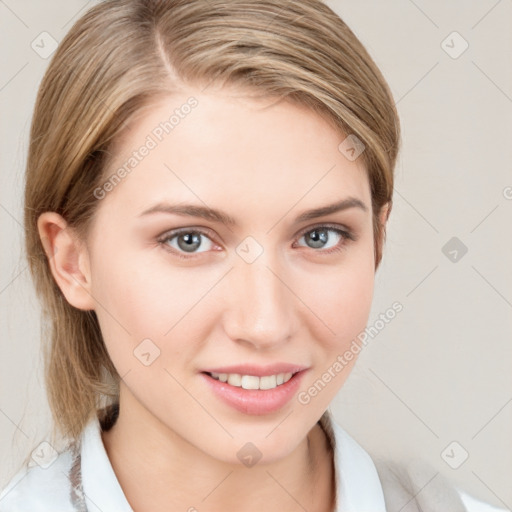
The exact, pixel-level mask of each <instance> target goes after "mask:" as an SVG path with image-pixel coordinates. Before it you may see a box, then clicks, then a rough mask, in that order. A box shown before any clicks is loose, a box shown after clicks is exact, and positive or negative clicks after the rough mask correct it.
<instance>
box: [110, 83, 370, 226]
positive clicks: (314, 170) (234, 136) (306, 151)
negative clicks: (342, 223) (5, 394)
mask: <svg viewBox="0 0 512 512" xmlns="http://www.w3.org/2000/svg"><path fill="white" fill-rule="evenodd" d="M345 138H346V135H344V134H343V133H341V132H340V131H339V130H336V129H335V128H333V127H332V125H330V124H329V123H328V122H327V121H326V120H325V119H323V118H322V117H320V116H319V115H318V114H316V113H315V112H313V111H312V110H310V109H308V108H307V107H305V106H302V105H297V104H295V103H291V102H288V101H286V100H280V101H277V100H276V99H270V98H267V99H263V98H259V99H254V98H250V97H248V96H247V95H243V94H241V93H239V92H237V91H236V90H233V89H224V90H222V89H221V90H217V91H214V92H207V93H205V92H201V91H199V90H193V89H191V90H188V91H186V92H184V93H180V94H175V95H172V96H168V97H165V98H161V99H160V100H159V101H158V102H157V103H155V104H153V105H152V106H151V107H149V108H147V109H146V110H145V111H143V112H141V113H140V115H138V116H137V118H136V119H135V120H134V121H133V122H132V123H131V125H130V129H129V130H127V131H126V133H125V134H124V135H123V138H122V139H120V141H119V142H118V144H117V147H116V153H115V154H114V155H113V160H112V162H111V164H110V166H109V169H108V173H107V174H108V175H110V176H112V175H113V174H116V173H117V174H121V175H122V176H123V177H122V179H120V180H117V181H118V182H119V183H116V185H115V187H113V190H112V191H111V192H109V193H108V196H107V199H108V202H115V203H116V204H117V206H118V207H119V208H122V209H124V210H125V211H126V213H128V212H132V213H134V214H135V213H140V212H141V211H143V210H144V209H147V208H148V207H150V206H151V205H152V204H154V203H155V202H159V201H161V202H163V201H174V202H180V201H184V202H185V201H186V202H191V201H194V202H198V203H203V204H207V205H208V206H210V207H218V208H221V209H222V210H226V209H228V210H229V209H230V208H231V209H234V210H238V211H243V210H245V211H246V212H247V214H250V213H251V211H250V210H251V209H254V212H259V214H260V215H262V216H263V215H265V212H266V213H267V214H268V216H269V218H270V217H273V218H275V215H276V214H277V213H278V212H281V213H283V212H284V211H285V210H289V209H291V208H293V207H294V205H295V204H298V205H299V204H300V207H302V208H305V207H314V206H317V205H318V203H319V202H334V201H336V200H340V199H343V198H345V197H348V196H351V197H357V198H359V199H360V200H362V201H363V202H365V203H366V204H367V205H370V203H371V201H370V189H369V182H368V177H367V173H366V169H365V168H364V164H363V162H362V159H361V158H358V159H356V160H353V161H352V160H350V159H347V157H346V154H345V153H344V152H343V151H340V149H339V146H340V144H341V143H342V142H343V141H344V139H345ZM121 169H124V171H123V172H119V171H120V170H121ZM262 206H264V209H263V208H262ZM263 210H265V211H263ZM269 210H270V211H269Z"/></svg>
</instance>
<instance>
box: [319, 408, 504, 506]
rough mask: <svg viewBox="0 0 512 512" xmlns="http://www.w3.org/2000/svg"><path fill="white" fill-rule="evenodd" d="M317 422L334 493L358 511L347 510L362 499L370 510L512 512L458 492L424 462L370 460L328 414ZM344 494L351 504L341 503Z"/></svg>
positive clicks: (370, 456)
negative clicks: (331, 462) (331, 464)
mask: <svg viewBox="0 0 512 512" xmlns="http://www.w3.org/2000/svg"><path fill="white" fill-rule="evenodd" d="M320 423H321V425H322V427H323V428H324V430H325V431H326V434H327V436H328V438H329V440H330V441H331V445H332V447H333V452H334V459H335V471H336V476H337V493H338V494H339V495H340V498H341V503H340V505H341V504H342V505H345V509H347V510H357V509H358V507H355V506H351V505H353V504H355V503H357V504H358V505H360V504H362V503H363V501H362V500H363V499H364V504H365V507H364V510H368V511H370V510H371V511H374V510H375V511H377V510H378V511H382V510H388V511H390V512H395V511H397V510H402V509H403V510H405V508H407V510H410V511H411V512H412V511H415V512H418V511H422V512H437V511H439V510H449V511H450V512H510V510H508V509H504V508H498V507H495V506H493V505H490V504H488V503H484V502H482V501H480V500H478V499H476V498H474V497H473V496H471V495H470V494H468V493H466V492H465V491H463V490H461V489H458V488H457V487H456V486H455V485H454V484H453V483H452V482H450V480H449V479H448V478H446V477H444V476H443V475H442V474H441V473H440V472H439V471H437V470H436V469H435V468H433V467H432V466H431V465H430V464H428V463H427V462H426V461H424V460H421V459H412V460H409V461H407V462H404V461H395V460H391V459H385V458H382V457H379V456H375V455H370V454H369V453H368V452H366V450H364V448H363V447H362V446H361V445H360V444H359V443H358V442H357V441H356V440H355V439H354V438H353V437H351V436H350V435H349V434H348V432H346V431H345V430H344V429H343V427H342V426H341V425H340V424H338V423H337V422H336V421H335V420H334V419H333V418H332V415H331V414H325V415H324V416H322V418H321V420H320ZM343 494H345V498H349V501H350V503H348V502H347V503H345V502H344V498H343ZM345 509H344V508H340V510H345ZM359 509H360V510H362V509H363V508H361V507H360V506H359Z"/></svg>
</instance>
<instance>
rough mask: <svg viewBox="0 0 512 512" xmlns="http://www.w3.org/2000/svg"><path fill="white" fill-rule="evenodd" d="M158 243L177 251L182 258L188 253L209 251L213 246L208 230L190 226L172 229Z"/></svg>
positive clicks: (174, 251) (167, 248) (169, 249)
mask: <svg viewBox="0 0 512 512" xmlns="http://www.w3.org/2000/svg"><path fill="white" fill-rule="evenodd" d="M158 243H159V244H161V245H162V246H163V247H164V249H166V250H168V251H170V252H173V253H176V254H177V255H178V256H179V257H181V258H187V257H188V256H186V254H190V255H194V254H198V253H201V252H207V251H208V250H211V249H212V247H213V242H212V240H211V239H210V238H209V237H208V235H207V233H206V232H204V231H201V230H198V229H190V228H182V229H176V230H174V231H170V232H169V233H166V234H165V235H164V236H163V237H162V238H160V239H159V240H158ZM198 249H202V250H198ZM184 254H185V255H184Z"/></svg>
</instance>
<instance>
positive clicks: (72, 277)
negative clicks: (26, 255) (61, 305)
mask: <svg viewBox="0 0 512 512" xmlns="http://www.w3.org/2000/svg"><path fill="white" fill-rule="evenodd" d="M37 229H38V231H39V237H40V238H41V242H42V244H43V247H44V251H45V253H46V256H47V258H48V265H49V266H50V270H51V272H52V275H53V278H54V279H55V282H56V283H57V286H58V287H59V288H60V290H61V291H62V293H63V295H64V296H65V297H66V300H67V301H68V302H69V303H70V304H71V305H72V306H74V307H76V308H78V309H82V310H92V309H95V304H94V300H93V298H92V295H91V290H90V288H91V275H90V266H89V255H88V253H87V249H86V246H85V244H84V243H83V242H82V241H81V240H80V239H79V238H78V236H77V235H76V232H75V231H74V230H73V229H72V228H71V227H70V226H68V224H67V222H66V221H65V219H64V218H63V217H62V216H61V215H59V214H58V213H55V212H45V213H43V214H41V215H40V216H39V219H38V221H37Z"/></svg>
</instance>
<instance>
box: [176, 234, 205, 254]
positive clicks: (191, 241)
mask: <svg viewBox="0 0 512 512" xmlns="http://www.w3.org/2000/svg"><path fill="white" fill-rule="evenodd" d="M182 240H184V241H185V242H184V243H182ZM178 245H179V246H180V249H183V250H184V251H187V252H193V251H194V250H195V249H197V248H198V247H199V246H200V245H201V239H200V235H199V233H187V234H185V235H182V236H181V237H178Z"/></svg>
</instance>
